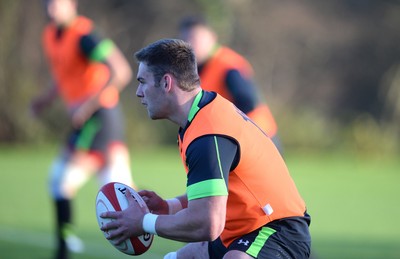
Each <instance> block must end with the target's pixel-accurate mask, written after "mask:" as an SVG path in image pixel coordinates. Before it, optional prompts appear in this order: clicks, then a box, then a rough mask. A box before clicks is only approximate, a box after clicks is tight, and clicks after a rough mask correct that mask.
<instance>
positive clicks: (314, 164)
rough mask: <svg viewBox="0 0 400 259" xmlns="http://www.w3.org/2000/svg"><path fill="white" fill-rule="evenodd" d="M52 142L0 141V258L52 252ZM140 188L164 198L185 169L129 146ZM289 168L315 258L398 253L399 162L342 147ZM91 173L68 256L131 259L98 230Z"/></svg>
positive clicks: (156, 252) (157, 248) (168, 154)
mask: <svg viewBox="0 0 400 259" xmlns="http://www.w3.org/2000/svg"><path fill="white" fill-rule="evenodd" d="M56 151H57V150H56V148H54V147H30V148H27V147H18V148H16V147H12V148H11V147H1V148H0V173H1V182H2V185H1V190H0V194H1V195H0V204H1V205H2V208H1V212H0V258H1V259H8V258H10V259H16V258H17V259H18V258H24V259H25V258H49V259H50V258H51V256H52V253H53V247H54V240H53V235H52V234H53V217H52V207H51V203H50V199H49V196H48V194H47V171H48V167H49V164H50V162H51V160H52V158H53V156H54V155H55V153H56ZM131 152H132V153H131V155H132V168H133V176H134V178H135V180H136V182H137V183H138V184H139V186H140V187H141V188H149V189H153V190H155V191H157V192H159V193H160V194H162V195H163V196H165V197H166V198H170V197H173V196H175V195H178V194H181V193H182V192H184V188H185V174H184V172H183V168H182V166H181V163H180V158H179V155H178V153H177V151H176V150H175V149H172V148H160V149H149V150H140V149H139V148H136V149H133V150H132V151H131ZM286 161H287V164H288V167H289V169H290V171H291V173H292V176H293V178H294V179H295V181H296V183H297V185H298V188H299V190H300V192H301V194H302V195H303V197H304V199H305V200H306V202H307V206H308V211H309V213H310V214H311V216H312V224H311V232H312V238H313V253H314V255H315V256H314V257H315V258H320V259H329V258H349V259H350V258H366V259H372V258H400V224H399V222H398V219H399V218H400V206H399V205H400V203H399V201H398V199H399V198H400V188H399V183H400V160H399V159H396V158H395V157H392V158H388V157H380V158H376V157H375V158H374V157H360V156H354V155H352V154H351V153H350V152H346V153H339V152H334V153H323V152H322V153H321V152H319V153H315V152H288V154H287V156H286ZM97 190H98V185H97V182H96V179H95V178H94V179H92V180H91V181H90V182H89V183H88V184H87V185H86V186H84V188H83V189H82V190H81V191H80V192H79V194H78V197H77V199H76V201H75V203H74V205H75V206H74V208H75V212H76V213H75V222H76V230H77V233H78V234H79V236H80V237H81V238H82V239H83V240H84V242H85V245H86V250H85V253H83V254H79V255H74V256H73V258H76V259H83V258H88V259H91V258H93V259H94V258H99V259H101V258H130V257H129V256H127V255H124V254H122V253H120V252H119V251H117V250H116V249H114V248H113V247H112V246H111V245H110V244H109V243H108V241H106V240H105V238H104V237H103V235H102V233H101V231H100V230H99V229H98V226H97V222H96V218H95V212H94V200H95V196H96V193H97ZM180 246H182V244H181V243H179V242H173V241H169V240H165V239H162V238H158V237H156V238H155V240H154V242H153V245H152V247H151V249H150V250H149V251H148V252H147V253H145V254H144V255H142V256H138V257H137V258H162V256H163V255H164V254H165V253H167V252H169V251H173V250H176V249H177V248H179V247H180Z"/></svg>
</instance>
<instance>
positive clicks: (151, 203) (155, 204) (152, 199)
mask: <svg viewBox="0 0 400 259" xmlns="http://www.w3.org/2000/svg"><path fill="white" fill-rule="evenodd" d="M138 193H139V195H140V196H142V198H143V200H144V201H145V202H146V205H147V207H148V208H149V210H150V212H151V213H154V214H157V215H162V214H168V203H167V202H166V201H165V200H163V199H162V198H161V197H160V196H158V195H157V194H156V193H155V192H153V191H148V190H142V191H139V192H138Z"/></svg>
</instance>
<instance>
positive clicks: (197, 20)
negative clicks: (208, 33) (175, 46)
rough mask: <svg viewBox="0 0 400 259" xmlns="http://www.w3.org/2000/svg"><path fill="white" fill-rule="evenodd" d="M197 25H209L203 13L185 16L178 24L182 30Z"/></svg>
mask: <svg viewBox="0 0 400 259" xmlns="http://www.w3.org/2000/svg"><path fill="white" fill-rule="evenodd" d="M196 26H204V27H209V24H208V22H207V20H206V19H205V18H204V16H201V15H189V16H185V17H183V18H182V19H181V20H180V22H179V25H178V29H179V30H180V31H185V30H190V29H192V28H193V27H196Z"/></svg>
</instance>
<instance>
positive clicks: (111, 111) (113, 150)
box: [31, 0, 135, 258]
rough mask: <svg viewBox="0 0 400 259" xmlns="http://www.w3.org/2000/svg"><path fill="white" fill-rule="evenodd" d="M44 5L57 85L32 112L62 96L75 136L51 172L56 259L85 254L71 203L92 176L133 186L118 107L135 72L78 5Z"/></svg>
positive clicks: (63, 0) (46, 43) (55, 0)
mask: <svg viewBox="0 0 400 259" xmlns="http://www.w3.org/2000/svg"><path fill="white" fill-rule="evenodd" d="M45 4H46V10H47V14H48V16H49V18H50V20H51V21H50V23H49V24H48V25H47V26H46V28H45V29H44V33H43V47H44V52H45V54H46V57H47V59H48V63H49V65H50V68H51V72H52V77H53V83H52V86H51V87H50V88H49V89H47V90H46V91H44V92H43V93H42V94H41V95H40V96H39V97H38V98H36V99H35V100H33V102H32V106H31V109H32V113H33V114H34V115H39V114H40V112H41V111H42V110H43V109H45V108H46V107H47V106H48V105H50V103H51V102H52V101H53V100H54V99H55V98H56V97H57V96H59V97H61V99H62V100H63V102H64V104H65V107H66V109H67V111H68V114H69V116H70V118H71V121H70V122H66V123H65V125H66V126H67V125H68V126H72V127H71V128H72V129H71V132H70V134H69V136H68V137H67V138H66V142H65V144H64V146H63V148H62V150H61V152H60V155H59V156H58V157H57V159H56V160H55V161H54V163H53V166H52V168H51V172H50V190H51V196H52V198H53V199H54V203H55V210H56V219H57V221H56V223H57V238H58V248H57V252H56V258H68V254H69V253H68V250H70V251H73V252H80V251H82V250H83V243H82V242H81V240H80V239H79V238H78V237H77V236H76V235H75V234H74V232H73V229H72V208H71V200H72V199H73V198H74V197H75V195H76V193H77V191H78V190H79V189H80V188H81V187H82V185H83V184H85V183H86V182H87V180H88V179H89V177H91V176H92V175H96V176H97V177H98V178H99V183H100V184H105V183H107V182H110V181H119V182H123V183H125V184H128V185H130V186H132V187H135V186H134V182H133V180H132V176H131V168H130V158H129V152H128V149H127V147H126V145H125V143H124V128H123V127H124V126H123V115H122V113H121V110H120V107H119V104H118V102H119V92H120V91H122V90H123V89H124V88H125V87H126V86H127V85H128V83H129V82H130V80H131V78H132V71H131V68H130V66H129V63H128V62H127V60H126V58H125V57H124V56H123V54H122V53H121V51H120V50H119V49H118V47H117V46H116V45H115V44H114V43H113V42H112V41H111V40H110V39H103V38H101V37H99V35H98V34H97V33H96V32H95V26H94V24H93V22H92V21H91V20H89V19H88V18H86V17H83V16H80V15H78V13H77V12H78V11H77V4H78V3H77V1H76V0H48V1H45Z"/></svg>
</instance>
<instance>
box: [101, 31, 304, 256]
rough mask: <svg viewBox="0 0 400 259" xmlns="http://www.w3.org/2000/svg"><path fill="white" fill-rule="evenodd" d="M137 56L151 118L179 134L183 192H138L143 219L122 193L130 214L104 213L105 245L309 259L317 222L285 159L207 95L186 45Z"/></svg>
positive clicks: (167, 43)
mask: <svg viewBox="0 0 400 259" xmlns="http://www.w3.org/2000/svg"><path fill="white" fill-rule="evenodd" d="M135 57H136V59H137V60H138V62H139V70H138V73H137V80H138V81H139V86H138V88H137V91H136V95H137V96H138V97H139V98H140V101H141V103H142V104H143V105H144V106H145V107H146V109H147V113H148V115H149V117H150V118H151V119H154V120H157V119H167V120H169V121H171V122H173V123H174V124H176V125H177V126H178V127H179V132H178V144H179V151H180V155H181V158H182V162H183V165H184V167H185V170H186V173H187V176H186V177H187V178H186V179H187V184H186V193H185V194H184V195H181V196H179V197H176V198H173V199H168V200H164V199H163V198H161V197H160V196H158V195H157V194H156V193H155V192H153V191H150V190H141V191H140V192H139V194H140V195H141V196H142V197H143V199H144V200H145V202H146V204H147V206H148V208H149V210H150V211H151V213H146V212H144V211H142V210H141V209H140V207H139V205H138V204H137V202H135V200H134V199H133V198H132V196H131V195H129V193H128V192H126V197H127V199H128V203H129V206H128V208H127V209H126V210H124V211H119V212H110V211H109V212H105V213H103V214H102V215H101V217H103V218H111V219H112V220H111V221H110V223H107V224H105V225H103V226H102V227H101V229H102V230H103V231H106V233H107V234H108V236H107V238H108V239H110V240H113V242H114V243H115V244H118V243H121V242H123V241H124V240H126V239H127V238H129V237H131V236H140V235H143V234H144V233H146V232H147V233H151V234H157V235H159V236H161V237H164V238H168V239H172V240H177V241H182V242H188V243H189V244H187V245H186V246H184V247H183V248H181V249H179V250H178V251H177V252H171V253H169V254H167V255H166V256H165V257H164V258H167V259H175V258H179V259H186V258H193V259H194V258H204V259H206V258H224V259H228V258H234V259H237V258H246V259H251V258H296V259H303V258H308V257H309V255H310V246H311V237H310V233H309V224H310V220H311V218H310V216H309V215H308V214H307V212H306V205H305V202H304V200H303V199H302V197H301V196H300V194H299V192H298V190H297V187H296V185H295V183H294V181H293V179H292V177H291V176H290V173H289V171H288V169H287V167H286V165H285V162H284V160H283V159H282V156H281V155H280V154H279V152H278V150H277V149H276V147H275V145H274V144H273V142H272V141H271V139H270V138H269V137H268V136H267V135H266V134H265V132H264V131H262V130H260V128H259V127H258V126H257V125H256V124H254V122H253V121H251V120H249V118H248V117H247V116H246V115H245V114H244V113H243V112H242V111H240V110H239V109H238V108H237V107H236V106H234V105H233V104H232V103H231V102H229V101H228V100H226V99H225V98H222V97H221V96H220V95H218V94H217V93H215V92H209V91H205V90H203V89H202V88H201V86H200V78H199V75H198V73H197V65H196V58H195V54H194V53H193V50H192V48H191V46H190V44H188V43H187V42H185V41H183V40H176V39H163V40H159V41H156V42H154V43H152V44H150V45H148V46H146V47H145V48H143V49H141V50H140V51H138V52H136V54H135ZM166 184H168V183H166Z"/></svg>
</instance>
